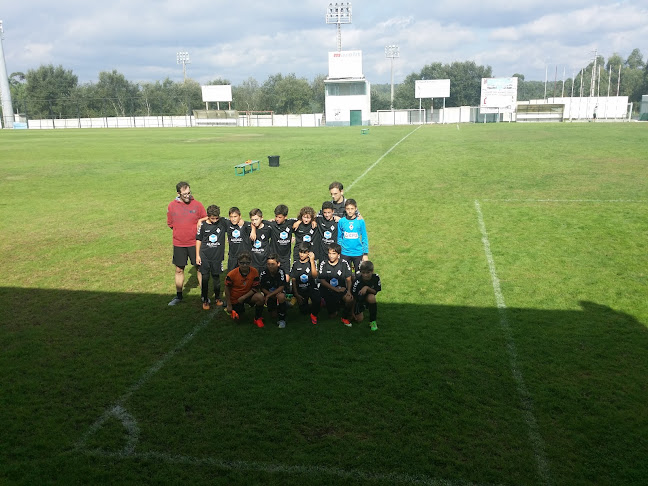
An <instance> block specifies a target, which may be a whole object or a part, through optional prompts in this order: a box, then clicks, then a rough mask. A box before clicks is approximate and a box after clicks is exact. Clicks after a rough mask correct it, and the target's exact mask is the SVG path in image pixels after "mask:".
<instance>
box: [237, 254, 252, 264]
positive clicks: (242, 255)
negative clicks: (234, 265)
mask: <svg viewBox="0 0 648 486" xmlns="http://www.w3.org/2000/svg"><path fill="white" fill-rule="evenodd" d="M243 259H247V260H250V262H252V254H251V253H250V252H249V251H242V252H241V253H239V254H238V256H237V257H236V261H237V262H240V261H241V260H243Z"/></svg>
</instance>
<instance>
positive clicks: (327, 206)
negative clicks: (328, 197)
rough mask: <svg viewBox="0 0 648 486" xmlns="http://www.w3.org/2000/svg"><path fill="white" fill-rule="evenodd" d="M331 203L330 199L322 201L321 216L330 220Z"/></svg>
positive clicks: (331, 212)
mask: <svg viewBox="0 0 648 486" xmlns="http://www.w3.org/2000/svg"><path fill="white" fill-rule="evenodd" d="M333 212H334V209H333V203H332V202H331V201H324V202H323V203H322V216H324V219H327V220H330V219H331V218H332V217H333Z"/></svg>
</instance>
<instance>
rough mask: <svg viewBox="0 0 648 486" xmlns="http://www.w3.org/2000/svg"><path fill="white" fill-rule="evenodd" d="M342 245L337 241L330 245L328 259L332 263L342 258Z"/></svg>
mask: <svg viewBox="0 0 648 486" xmlns="http://www.w3.org/2000/svg"><path fill="white" fill-rule="evenodd" d="M341 251H342V247H341V246H340V245H338V244H337V243H331V244H330V245H329V247H328V259H329V262H331V263H337V261H338V260H339V258H340V252H341Z"/></svg>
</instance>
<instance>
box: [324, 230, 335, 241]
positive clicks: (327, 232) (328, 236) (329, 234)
mask: <svg viewBox="0 0 648 486" xmlns="http://www.w3.org/2000/svg"><path fill="white" fill-rule="evenodd" d="M331 236H333V233H331V232H330V231H325V232H324V238H326V239H327V240H330V239H331Z"/></svg>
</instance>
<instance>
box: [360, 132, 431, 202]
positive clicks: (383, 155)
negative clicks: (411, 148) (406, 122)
mask: <svg viewBox="0 0 648 486" xmlns="http://www.w3.org/2000/svg"><path fill="white" fill-rule="evenodd" d="M422 126H423V125H419V126H418V127H416V128H415V129H414V130H412V131H411V132H409V133H408V134H407V135H405V136H404V137H403V138H401V139H400V140H399V141H398V142H396V143H395V144H394V145H393V146H392V148H390V149H389V150H388V151H387V152H385V153H384V154H382V155H381V156H380V158H379V159H378V160H376V161H375V162H374V163H373V164H371V165H370V166H369V168H368V169H367V170H365V171H364V172H363V173H362V174H361V175H360V177H358V178H357V179H356V180H355V181H353V182H352V183H351V185H350V186H349V187H347V191H348V190H350V189H351V188H352V187H353V186H355V185H356V184H357V183H358V182H359V181H360V179H362V178H363V177H364V176H366V175H367V174H368V173H369V171H370V170H371V169H373V168H374V167H376V166H377V165H378V164H379V163H380V161H381V160H382V159H384V158H385V157H386V156H387V155H388V154H389V153H390V152H391V151H392V150H394V149H395V148H396V147H398V145H400V143H401V142H402V141H403V140H405V139H406V138H407V137H409V136H410V135H411V134H412V133H414V132H415V131H416V130H418V129H419V128H421V127H422Z"/></svg>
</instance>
